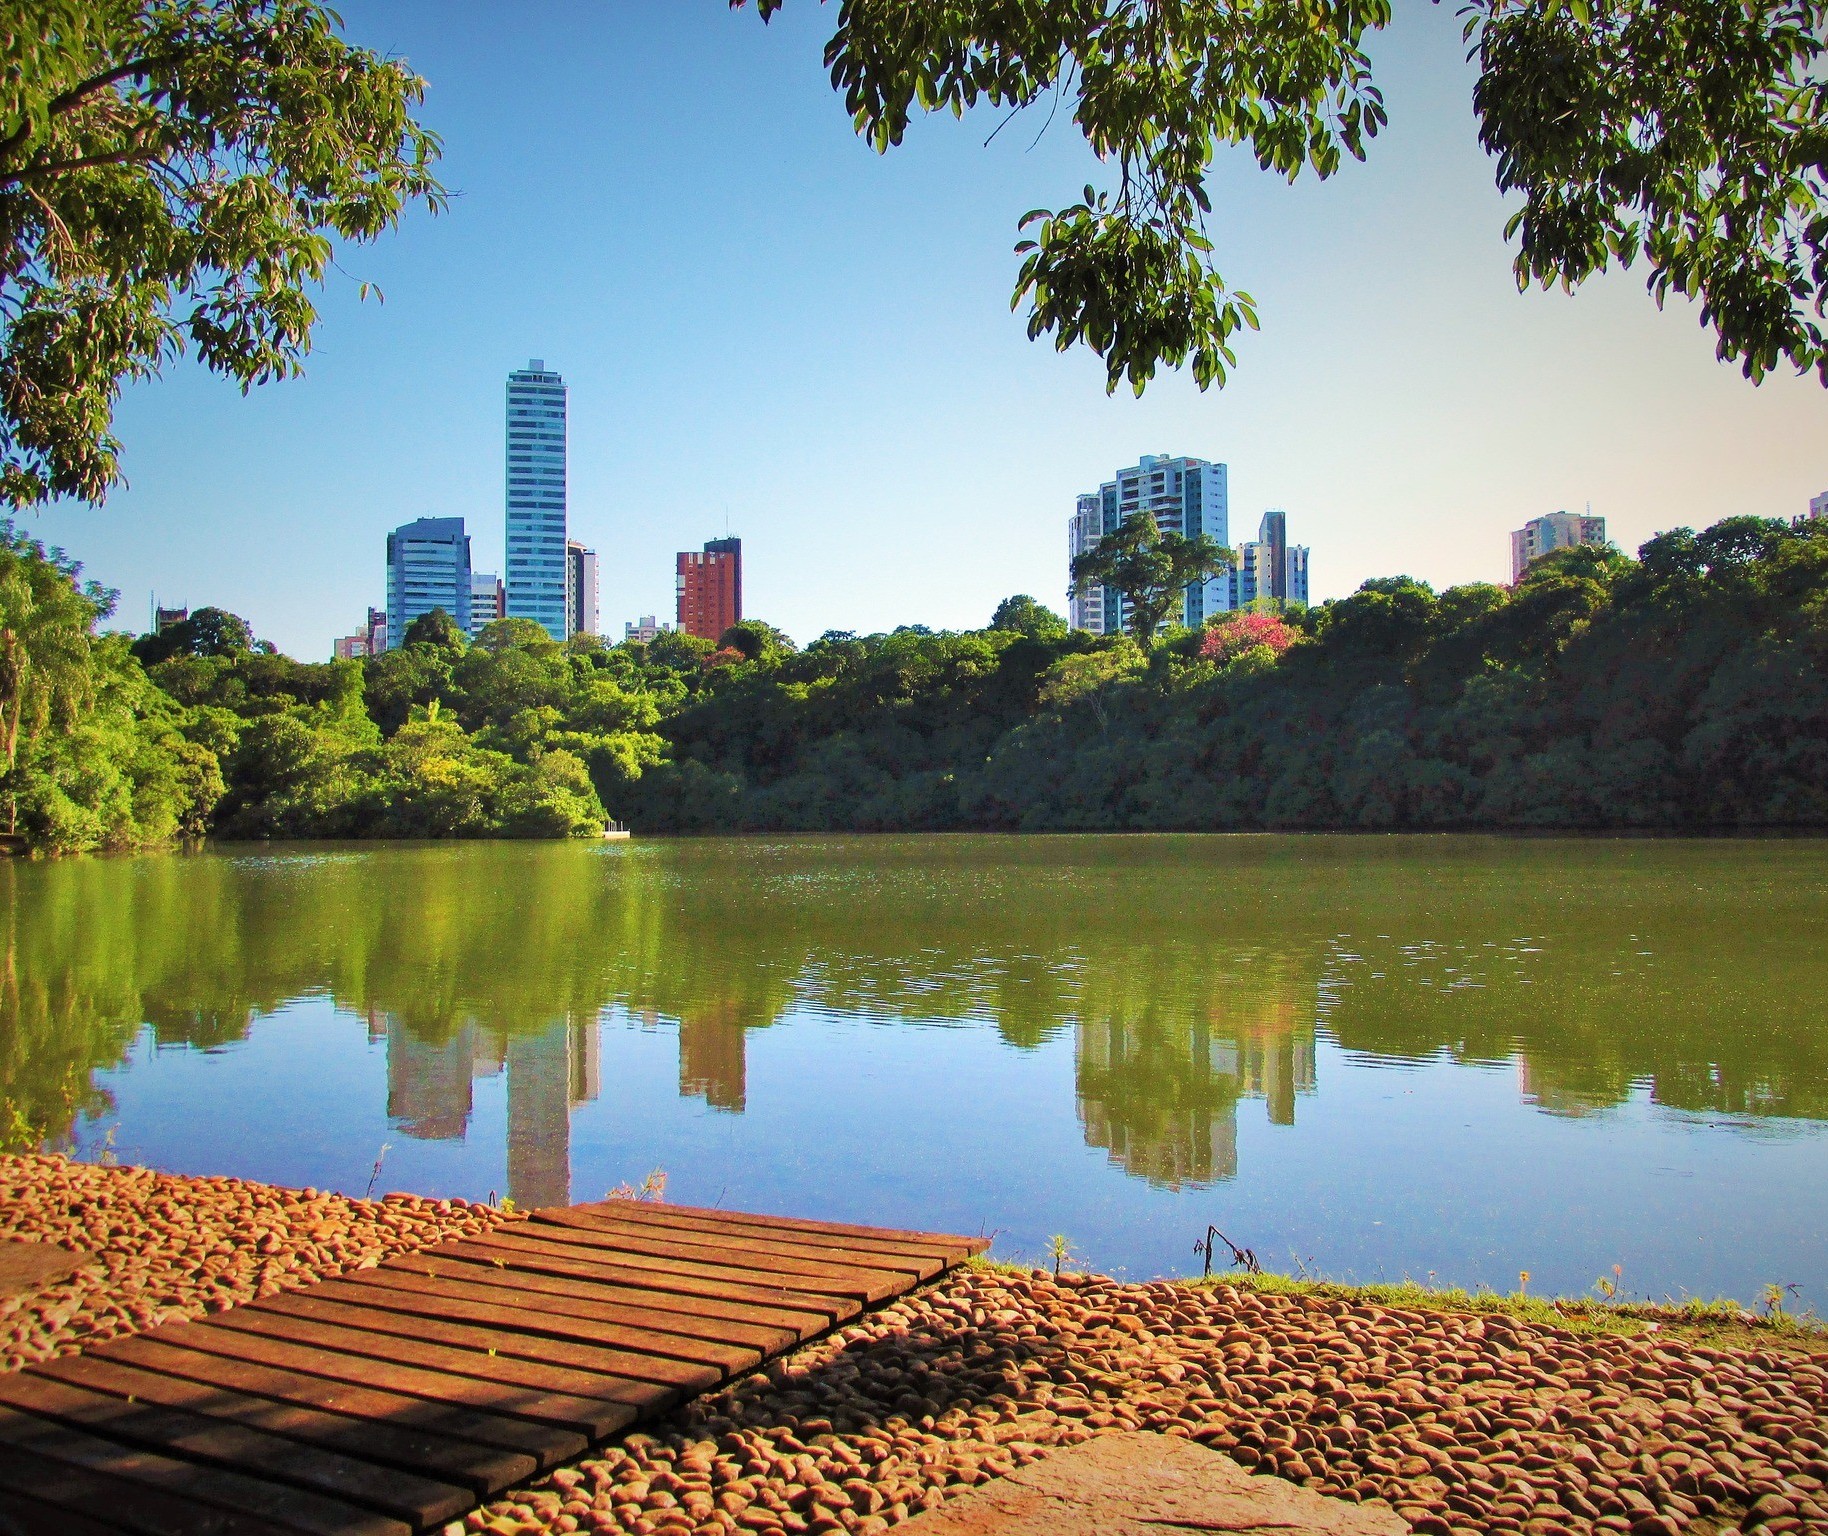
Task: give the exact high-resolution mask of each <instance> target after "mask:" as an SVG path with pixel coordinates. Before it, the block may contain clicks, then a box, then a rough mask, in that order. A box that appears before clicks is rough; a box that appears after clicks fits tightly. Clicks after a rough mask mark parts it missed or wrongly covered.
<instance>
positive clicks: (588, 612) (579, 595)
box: [565, 539, 599, 635]
mask: <svg viewBox="0 0 1828 1536" xmlns="http://www.w3.org/2000/svg"><path fill="white" fill-rule="evenodd" d="M565 626H566V628H567V629H568V630H570V632H571V633H572V634H574V635H576V634H585V635H594V634H597V633H599V630H598V628H597V552H596V551H595V550H594V549H586V548H585V547H584V546H583V545H582V544H580V543H578V541H577V540H576V539H567V540H566V541H565Z"/></svg>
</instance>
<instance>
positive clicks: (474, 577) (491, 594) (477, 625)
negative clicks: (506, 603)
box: [470, 571, 507, 640]
mask: <svg viewBox="0 0 1828 1536" xmlns="http://www.w3.org/2000/svg"><path fill="white" fill-rule="evenodd" d="M506 617H507V614H506V613H504V612H503V611H502V584H501V577H499V576H497V575H496V574H495V573H494V572H493V571H471V572H470V638H471V639H472V640H474V639H475V638H476V637H477V636H478V635H479V634H481V633H482V631H483V628H484V627H485V626H486V625H489V624H493V623H494V622H495V621H496V620H497V619H505V618H506Z"/></svg>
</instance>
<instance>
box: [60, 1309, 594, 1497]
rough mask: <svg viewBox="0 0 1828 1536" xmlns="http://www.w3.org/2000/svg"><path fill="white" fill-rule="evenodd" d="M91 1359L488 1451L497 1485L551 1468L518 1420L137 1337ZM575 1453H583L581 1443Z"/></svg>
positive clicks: (531, 1431) (545, 1437)
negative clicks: (497, 1472)
mask: <svg viewBox="0 0 1828 1536" xmlns="http://www.w3.org/2000/svg"><path fill="white" fill-rule="evenodd" d="M231 1337H240V1335H231ZM90 1354H91V1355H92V1356H93V1357H95V1358H98V1359H106V1360H123V1361H125V1362H126V1363H127V1364H129V1365H139V1366H143V1367H145V1368H146V1369H147V1370H154V1371H162V1372H163V1373H164V1374H165V1375H167V1376H182V1377H185V1378H186V1379H188V1380H191V1381H200V1382H204V1383H207V1384H209V1385H212V1386H223V1387H229V1388H231V1389H233V1390H234V1391H237V1392H246V1393H249V1394H250V1395H252V1396H256V1397H270V1398H272V1399H273V1400H274V1401H276V1402H282V1403H296V1404H298V1405H299V1406H300V1407H303V1408H321V1409H323V1410H324V1411H325V1412H327V1413H343V1414H349V1415H351V1416H353V1417H356V1418H362V1419H372V1420H375V1421H377V1422H384V1423H388V1424H397V1425H399V1426H401V1427H402V1428H405V1429H412V1430H416V1431H418V1432H419V1433H420V1434H424V1435H437V1436H439V1437H441V1438H444V1439H449V1440H452V1441H462V1442H465V1443H467V1444H470V1445H474V1446H492V1447H494V1448H495V1449H496V1450H497V1451H498V1452H501V1453H502V1462H501V1470H502V1477H503V1481H504V1483H512V1482H523V1481H525V1480H526V1479H527V1478H529V1477H531V1476H533V1474H534V1473H535V1472H541V1471H544V1470H545V1469H546V1467H548V1466H550V1465H552V1462H551V1461H549V1460H547V1459H546V1458H545V1456H544V1455H543V1454H542V1453H543V1452H544V1451H545V1450H546V1447H547V1446H548V1445H549V1444H550V1442H551V1441H552V1439H553V1438H554V1437H553V1436H552V1435H550V1434H549V1433H544V1432H542V1431H540V1430H538V1429H536V1428H534V1427H532V1426H531V1425H528V1424H523V1423H522V1422H520V1421H519V1420H518V1419H509V1418H503V1417H501V1416H500V1415H497V1414H492V1413H479V1412H477V1411H475V1410H474V1409H468V1408H456V1407H451V1406H448V1405H447V1404H444V1403H434V1402H427V1401H425V1400H424V1399H422V1398H417V1397H409V1396H406V1395H404V1394H402V1393H399V1392H382V1391H377V1390H375V1389H374V1388H372V1387H364V1386H354V1385H351V1384H350V1383H347V1382H339V1381H326V1380H324V1379H323V1378H321V1377H317V1376H306V1375H302V1374H301V1373H299V1372H297V1371H288V1370H278V1369H275V1368H274V1367H273V1366H271V1365H265V1364H254V1363H251V1362H249V1361H247V1360H238V1359H234V1358H232V1357H230V1356H226V1355H214V1354H205V1353H203V1352H201V1351H199V1350H194V1349H182V1348H179V1347H177V1346H175V1345H173V1344H170V1343H167V1342H166V1341H165V1340H163V1339H157V1338H148V1337H146V1336H144V1335H141V1336H139V1337H137V1338H126V1339H119V1340H116V1341H115V1342H114V1343H112V1344H107V1345H104V1346H102V1347H101V1348H99V1349H95V1350H92V1351H90ZM580 1438H581V1437H580ZM579 1449H582V1445H581V1444H580V1446H579ZM554 1459H556V1458H554ZM491 1491H492V1490H491Z"/></svg>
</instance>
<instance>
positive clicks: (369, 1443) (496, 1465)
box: [37, 1355, 534, 1518]
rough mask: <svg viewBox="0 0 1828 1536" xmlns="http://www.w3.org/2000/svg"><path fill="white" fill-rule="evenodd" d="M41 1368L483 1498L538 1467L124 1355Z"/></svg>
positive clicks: (76, 1358)
mask: <svg viewBox="0 0 1828 1536" xmlns="http://www.w3.org/2000/svg"><path fill="white" fill-rule="evenodd" d="M37 1374H40V1375H44V1376H49V1377H52V1378H54V1379H56V1380H58V1381H64V1382H68V1383H69V1384H70V1385H72V1386H77V1387H87V1388H89V1389H90V1390H91V1391H95V1392H107V1393H111V1394H112V1395H114V1396H116V1397H124V1398H125V1399H126V1400H127V1401H128V1402H130V1403H133V1402H140V1403H157V1404H159V1405H160V1406H162V1407H166V1408H183V1409H185V1410H187V1411H188V1412H191V1413H198V1414H202V1415H204V1416H205V1417H206V1418H212V1419H226V1420H228V1421H230V1422H232V1423H235V1424H241V1425H244V1426H246V1427H247V1428H250V1429H259V1430H264V1431H265V1432H266V1433H268V1434H271V1435H283V1436H284V1437H286V1438H287V1439H289V1440H298V1441H301V1442H303V1443H304V1444H306V1445H315V1446H319V1447H321V1448H323V1449H325V1450H331V1451H340V1452H341V1453H342V1454H343V1455H345V1456H354V1457H356V1458H358V1459H359V1460H362V1461H373V1462H378V1463H380V1464H381V1465H383V1466H388V1467H395V1468H398V1469H399V1470H400V1471H402V1472H407V1473H412V1474H414V1475H417V1476H422V1477H425V1478H428V1479H433V1480H436V1481H438V1482H441V1483H451V1484H455V1485H457V1488H458V1489H461V1490H464V1491H466V1492H468V1493H474V1494H480V1495H482V1496H484V1497H487V1496H488V1495H490V1494H493V1493H496V1492H498V1491H500V1490H501V1489H503V1488H505V1487H507V1486H508V1485H509V1484H510V1483H514V1482H519V1481H521V1480H522V1479H524V1478H526V1477H528V1476H530V1475H531V1474H532V1472H533V1470H534V1463H533V1458H532V1457H531V1456H519V1455H515V1454H513V1453H511V1452H506V1451H498V1450H493V1449H490V1448H488V1447H485V1446H480V1445H473V1444H471V1443H470V1442H468V1441H466V1440H459V1439H455V1438H453V1437H451V1436H448V1435H439V1434H427V1433H425V1432H424V1431H423V1430H417V1429H414V1428H412V1427H411V1426H409V1425H407V1424H406V1423H404V1422H402V1421H398V1420H394V1419H391V1418H389V1417H387V1416H386V1415H384V1414H383V1415H377V1416H374V1417H370V1418H365V1419H364V1418H351V1417H349V1416H348V1415H347V1414H343V1413H331V1412H325V1411H324V1410H323V1409H321V1408H305V1407H301V1406H299V1405H298V1404H296V1403H282V1402H276V1401H274V1400H273V1399H271V1398H265V1397H254V1396H250V1395H248V1394H247V1393H245V1392H239V1391H236V1390H235V1389H234V1388H232V1387H230V1386H229V1385H228V1384H227V1383H225V1382H215V1381H211V1382H200V1381H196V1380H193V1379H191V1378H190V1377H185V1376H168V1375H166V1374H164V1373H163V1372H162V1371H160V1370H158V1369H157V1368H156V1367H154V1368H152V1369H147V1368H145V1367H142V1366H138V1365H133V1364H129V1363H128V1362H126V1361H123V1360H121V1359H119V1358H118V1357H115V1358H102V1357H98V1356H95V1355H69V1356H65V1357H64V1358H62V1359H58V1360H50V1361H46V1362H45V1363H44V1364H43V1365H42V1366H39V1367H38V1368H37ZM467 1507H468V1501H467V1500H464V1501H462V1502H460V1503H459V1506H458V1509H457V1513H458V1514H461V1513H463V1511H464V1509H465V1508H467ZM439 1518H450V1517H449V1516H443V1517H439Z"/></svg>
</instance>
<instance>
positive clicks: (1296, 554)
mask: <svg viewBox="0 0 1828 1536" xmlns="http://www.w3.org/2000/svg"><path fill="white" fill-rule="evenodd" d="M1237 556H1238V564H1237V568H1236V569H1235V570H1233V571H1232V573H1231V599H1232V606H1233V607H1234V608H1248V607H1250V606H1251V605H1252V604H1254V603H1259V602H1266V603H1270V604H1273V605H1276V606H1282V605H1293V606H1296V607H1302V608H1305V607H1306V606H1307V601H1308V548H1307V545H1305V544H1291V543H1289V541H1288V514H1287V513H1286V512H1284V511H1283V510H1282V509H1281V508H1280V507H1272V508H1270V510H1269V511H1267V512H1265V513H1264V514H1263V521H1262V523H1261V524H1260V525H1259V526H1258V529H1257V537H1256V538H1255V539H1254V540H1253V541H1251V542H1250V543H1248V544H1240V545H1239V546H1238V549H1237Z"/></svg>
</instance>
